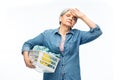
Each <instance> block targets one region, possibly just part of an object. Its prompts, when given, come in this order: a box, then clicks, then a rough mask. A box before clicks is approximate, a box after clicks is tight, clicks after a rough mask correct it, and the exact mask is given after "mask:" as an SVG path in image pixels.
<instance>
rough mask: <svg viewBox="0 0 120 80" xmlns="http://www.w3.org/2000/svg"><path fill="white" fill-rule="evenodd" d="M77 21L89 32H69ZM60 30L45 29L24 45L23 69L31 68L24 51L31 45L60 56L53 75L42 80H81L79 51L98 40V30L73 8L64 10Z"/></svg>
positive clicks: (73, 30)
mask: <svg viewBox="0 0 120 80" xmlns="http://www.w3.org/2000/svg"><path fill="white" fill-rule="evenodd" d="M78 19H81V20H82V21H83V22H85V23H86V24H87V25H88V27H89V28H90V30H89V31H81V30H78V29H73V26H74V25H75V24H76V23H77V20H78ZM59 24H60V26H59V27H58V28H57V29H49V30H45V31H44V32H42V33H40V35H38V36H36V37H34V38H33V39H30V40H28V41H26V42H25V43H24V44H23V46H22V54H23V56H24V61H25V64H26V66H27V67H29V68H34V66H33V65H32V62H31V60H30V59H29V57H28V51H29V50H31V49H32V48H33V47H34V46H35V45H40V46H45V47H47V48H49V49H50V51H51V52H54V53H56V54H60V62H59V63H58V66H57V68H56V71H55V72H54V73H44V75H43V80H81V75H80V62H79V54H80V53H79V52H80V51H79V47H80V45H82V44H85V43H88V42H90V41H93V40H95V39H96V38H98V37H99V36H100V35H101V34H102V31H101V29H100V27H99V26H98V25H97V24H96V23H94V22H93V21H92V20H91V19H89V18H88V17H87V16H86V15H85V14H84V13H83V12H81V11H80V10H78V9H77V8H70V9H65V10H63V11H62V12H61V14H60V17H59Z"/></svg>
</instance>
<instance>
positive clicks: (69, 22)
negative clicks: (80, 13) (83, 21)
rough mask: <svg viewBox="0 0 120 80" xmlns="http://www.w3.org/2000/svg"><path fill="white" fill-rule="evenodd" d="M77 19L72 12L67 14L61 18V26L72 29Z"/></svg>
mask: <svg viewBox="0 0 120 80" xmlns="http://www.w3.org/2000/svg"><path fill="white" fill-rule="evenodd" d="M76 19H77V18H76V17H75V16H73V15H72V13H71V12H70V11H68V12H66V13H65V14H64V15H63V16H60V21H61V25H64V26H68V27H70V28H72V27H73V26H74V24H75V23H76Z"/></svg>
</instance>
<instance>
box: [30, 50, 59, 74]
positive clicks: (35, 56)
mask: <svg viewBox="0 0 120 80" xmlns="http://www.w3.org/2000/svg"><path fill="white" fill-rule="evenodd" d="M29 57H30V59H31V60H32V61H33V65H34V66H35V67H36V68H35V70H37V71H38V72H44V73H53V72H54V71H55V69H56V67H57V64H58V62H59V60H60V59H59V58H58V57H57V56H55V54H53V53H51V52H47V51H43V50H41V49H40V50H38V49H37V50H35V49H34V50H31V51H29Z"/></svg>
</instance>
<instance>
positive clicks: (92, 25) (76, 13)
mask: <svg viewBox="0 0 120 80" xmlns="http://www.w3.org/2000/svg"><path fill="white" fill-rule="evenodd" d="M71 13H72V14H73V15H74V16H75V17H77V18H79V19H81V20H82V21H84V22H85V23H86V24H87V25H88V27H89V28H95V27H96V24H95V23H94V22H93V21H92V20H90V19H89V18H88V17H87V16H86V15H85V14H84V13H83V12H81V11H80V10H78V9H77V8H74V9H71Z"/></svg>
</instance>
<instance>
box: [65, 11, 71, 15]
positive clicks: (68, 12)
mask: <svg viewBox="0 0 120 80" xmlns="http://www.w3.org/2000/svg"><path fill="white" fill-rule="evenodd" d="M67 14H70V15H72V13H71V12H70V11H67V12H66V13H65V14H64V15H67Z"/></svg>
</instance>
